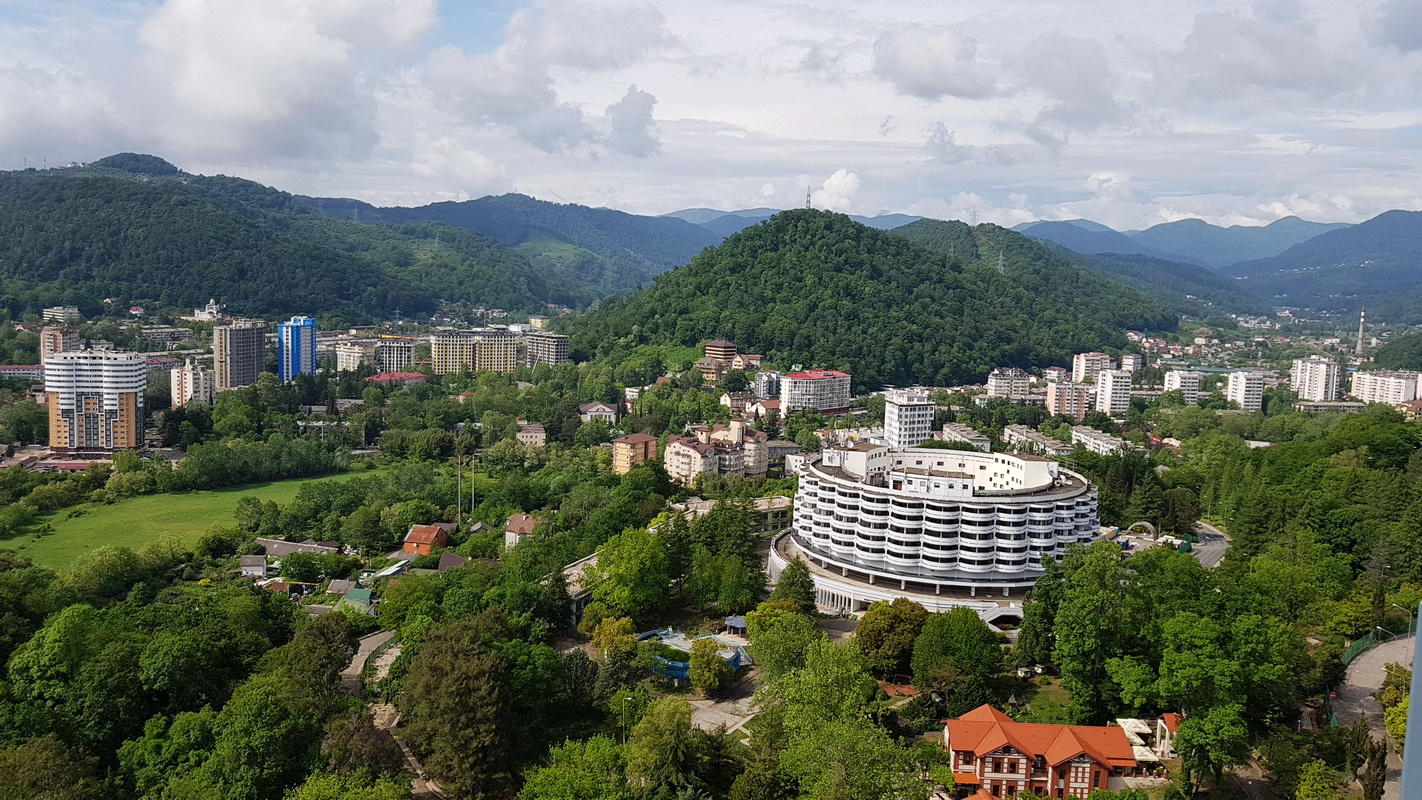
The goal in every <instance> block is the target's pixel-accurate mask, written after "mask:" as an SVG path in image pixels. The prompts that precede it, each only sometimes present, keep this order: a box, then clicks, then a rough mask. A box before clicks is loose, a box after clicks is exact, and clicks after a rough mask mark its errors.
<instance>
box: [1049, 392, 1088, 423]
mask: <svg viewBox="0 0 1422 800" xmlns="http://www.w3.org/2000/svg"><path fill="white" fill-rule="evenodd" d="M1090 408H1091V387H1090V386H1087V385H1086V384H1084V383H1048V384H1047V413H1049V414H1051V415H1053V416H1057V415H1061V416H1063V417H1067V418H1068V419H1073V420H1076V421H1077V422H1081V420H1082V418H1083V417H1085V416H1086V412H1087V410H1088V409H1090Z"/></svg>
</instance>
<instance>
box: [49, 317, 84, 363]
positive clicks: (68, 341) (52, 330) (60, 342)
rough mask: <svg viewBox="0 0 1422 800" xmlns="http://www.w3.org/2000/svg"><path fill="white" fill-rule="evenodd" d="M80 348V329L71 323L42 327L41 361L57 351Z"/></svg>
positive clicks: (65, 351)
mask: <svg viewBox="0 0 1422 800" xmlns="http://www.w3.org/2000/svg"><path fill="white" fill-rule="evenodd" d="M78 349H79V329H78V328H75V327H71V326H69V325H46V326H44V327H43V328H40V363H41V364H43V363H44V360H45V359H46V358H49V357H50V356H52V355H54V354H55V353H69V352H73V351H75V350H78Z"/></svg>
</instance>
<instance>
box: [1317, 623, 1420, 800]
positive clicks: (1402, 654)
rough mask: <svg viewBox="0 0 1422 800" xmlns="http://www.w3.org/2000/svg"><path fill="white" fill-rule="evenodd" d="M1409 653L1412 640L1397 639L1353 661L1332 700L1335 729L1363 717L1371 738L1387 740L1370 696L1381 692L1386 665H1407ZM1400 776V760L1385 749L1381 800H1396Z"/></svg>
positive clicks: (1410, 657) (1375, 704)
mask: <svg viewBox="0 0 1422 800" xmlns="http://www.w3.org/2000/svg"><path fill="white" fill-rule="evenodd" d="M1412 649H1413V637H1412V636H1399V637H1397V638H1396V639H1392V640H1390V641H1386V642H1383V643H1382V644H1380V645H1378V646H1376V647H1374V648H1372V649H1370V650H1366V651H1364V652H1363V653H1362V654H1361V655H1359V656H1358V657H1357V658H1355V659H1353V661H1352V663H1350V664H1349V665H1348V674H1347V675H1346V676H1345V677H1344V679H1343V683H1342V685H1340V686H1339V687H1338V692H1337V694H1336V696H1335V697H1334V699H1333V714H1334V716H1336V717H1337V718H1338V724H1339V725H1352V724H1353V722H1354V721H1355V720H1357V719H1358V717H1360V716H1363V715H1367V718H1368V729H1369V730H1371V731H1372V733H1373V736H1374V737H1375V738H1379V739H1387V729H1386V728H1385V727H1384V726H1383V712H1382V707H1381V706H1379V705H1378V701H1376V700H1374V699H1373V696H1372V695H1373V692H1376V691H1377V690H1378V689H1381V688H1382V684H1383V677H1384V669H1383V668H1384V667H1385V666H1386V665H1388V664H1410V663H1411V662H1412ZM1389 744H1390V740H1389ZM1401 775H1402V759H1401V758H1400V757H1399V756H1398V755H1397V752H1396V748H1394V747H1391V746H1389V747H1388V756H1387V787H1386V788H1385V789H1384V790H1383V800H1399V797H1400V795H1399V793H1398V779H1399V778H1400V777H1401Z"/></svg>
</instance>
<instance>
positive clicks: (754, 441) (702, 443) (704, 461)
mask: <svg viewBox="0 0 1422 800" xmlns="http://www.w3.org/2000/svg"><path fill="white" fill-rule="evenodd" d="M769 438H770V437H768V436H766V435H765V434H764V433H762V432H761V431H757V430H752V429H750V428H747V427H746V425H745V423H744V422H742V421H741V420H738V419H733V420H731V424H730V425H716V426H713V427H711V428H700V429H697V430H695V431H693V435H691V436H679V437H674V438H672V439H669V440H667V446H666V449H665V450H664V451H663V452H662V462H663V463H664V464H665V465H666V470H667V477H669V478H671V479H672V480H674V481H676V482H678V483H681V484H683V485H687V486H689V485H691V484H692V483H693V482H694V481H695V480H696V476H698V475H701V474H711V475H736V476H741V477H748V478H750V477H761V476H764V475H765V473H766V471H767V470H768V469H769V466H770V450H769V447H768V445H767V442H768V441H769Z"/></svg>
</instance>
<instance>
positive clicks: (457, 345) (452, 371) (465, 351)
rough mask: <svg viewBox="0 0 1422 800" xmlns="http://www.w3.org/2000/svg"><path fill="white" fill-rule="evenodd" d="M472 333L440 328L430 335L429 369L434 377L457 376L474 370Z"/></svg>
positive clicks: (475, 346)
mask: <svg viewBox="0 0 1422 800" xmlns="http://www.w3.org/2000/svg"><path fill="white" fill-rule="evenodd" d="M476 349H477V345H476V344H475V340H474V331H461V330H455V329H453V328H441V329H439V330H437V331H435V332H434V333H432V334H430V368H431V369H432V370H434V374H436V375H457V374H459V373H461V372H464V371H465V370H469V369H473V368H474V360H475V357H474V353H475V350H476Z"/></svg>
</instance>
